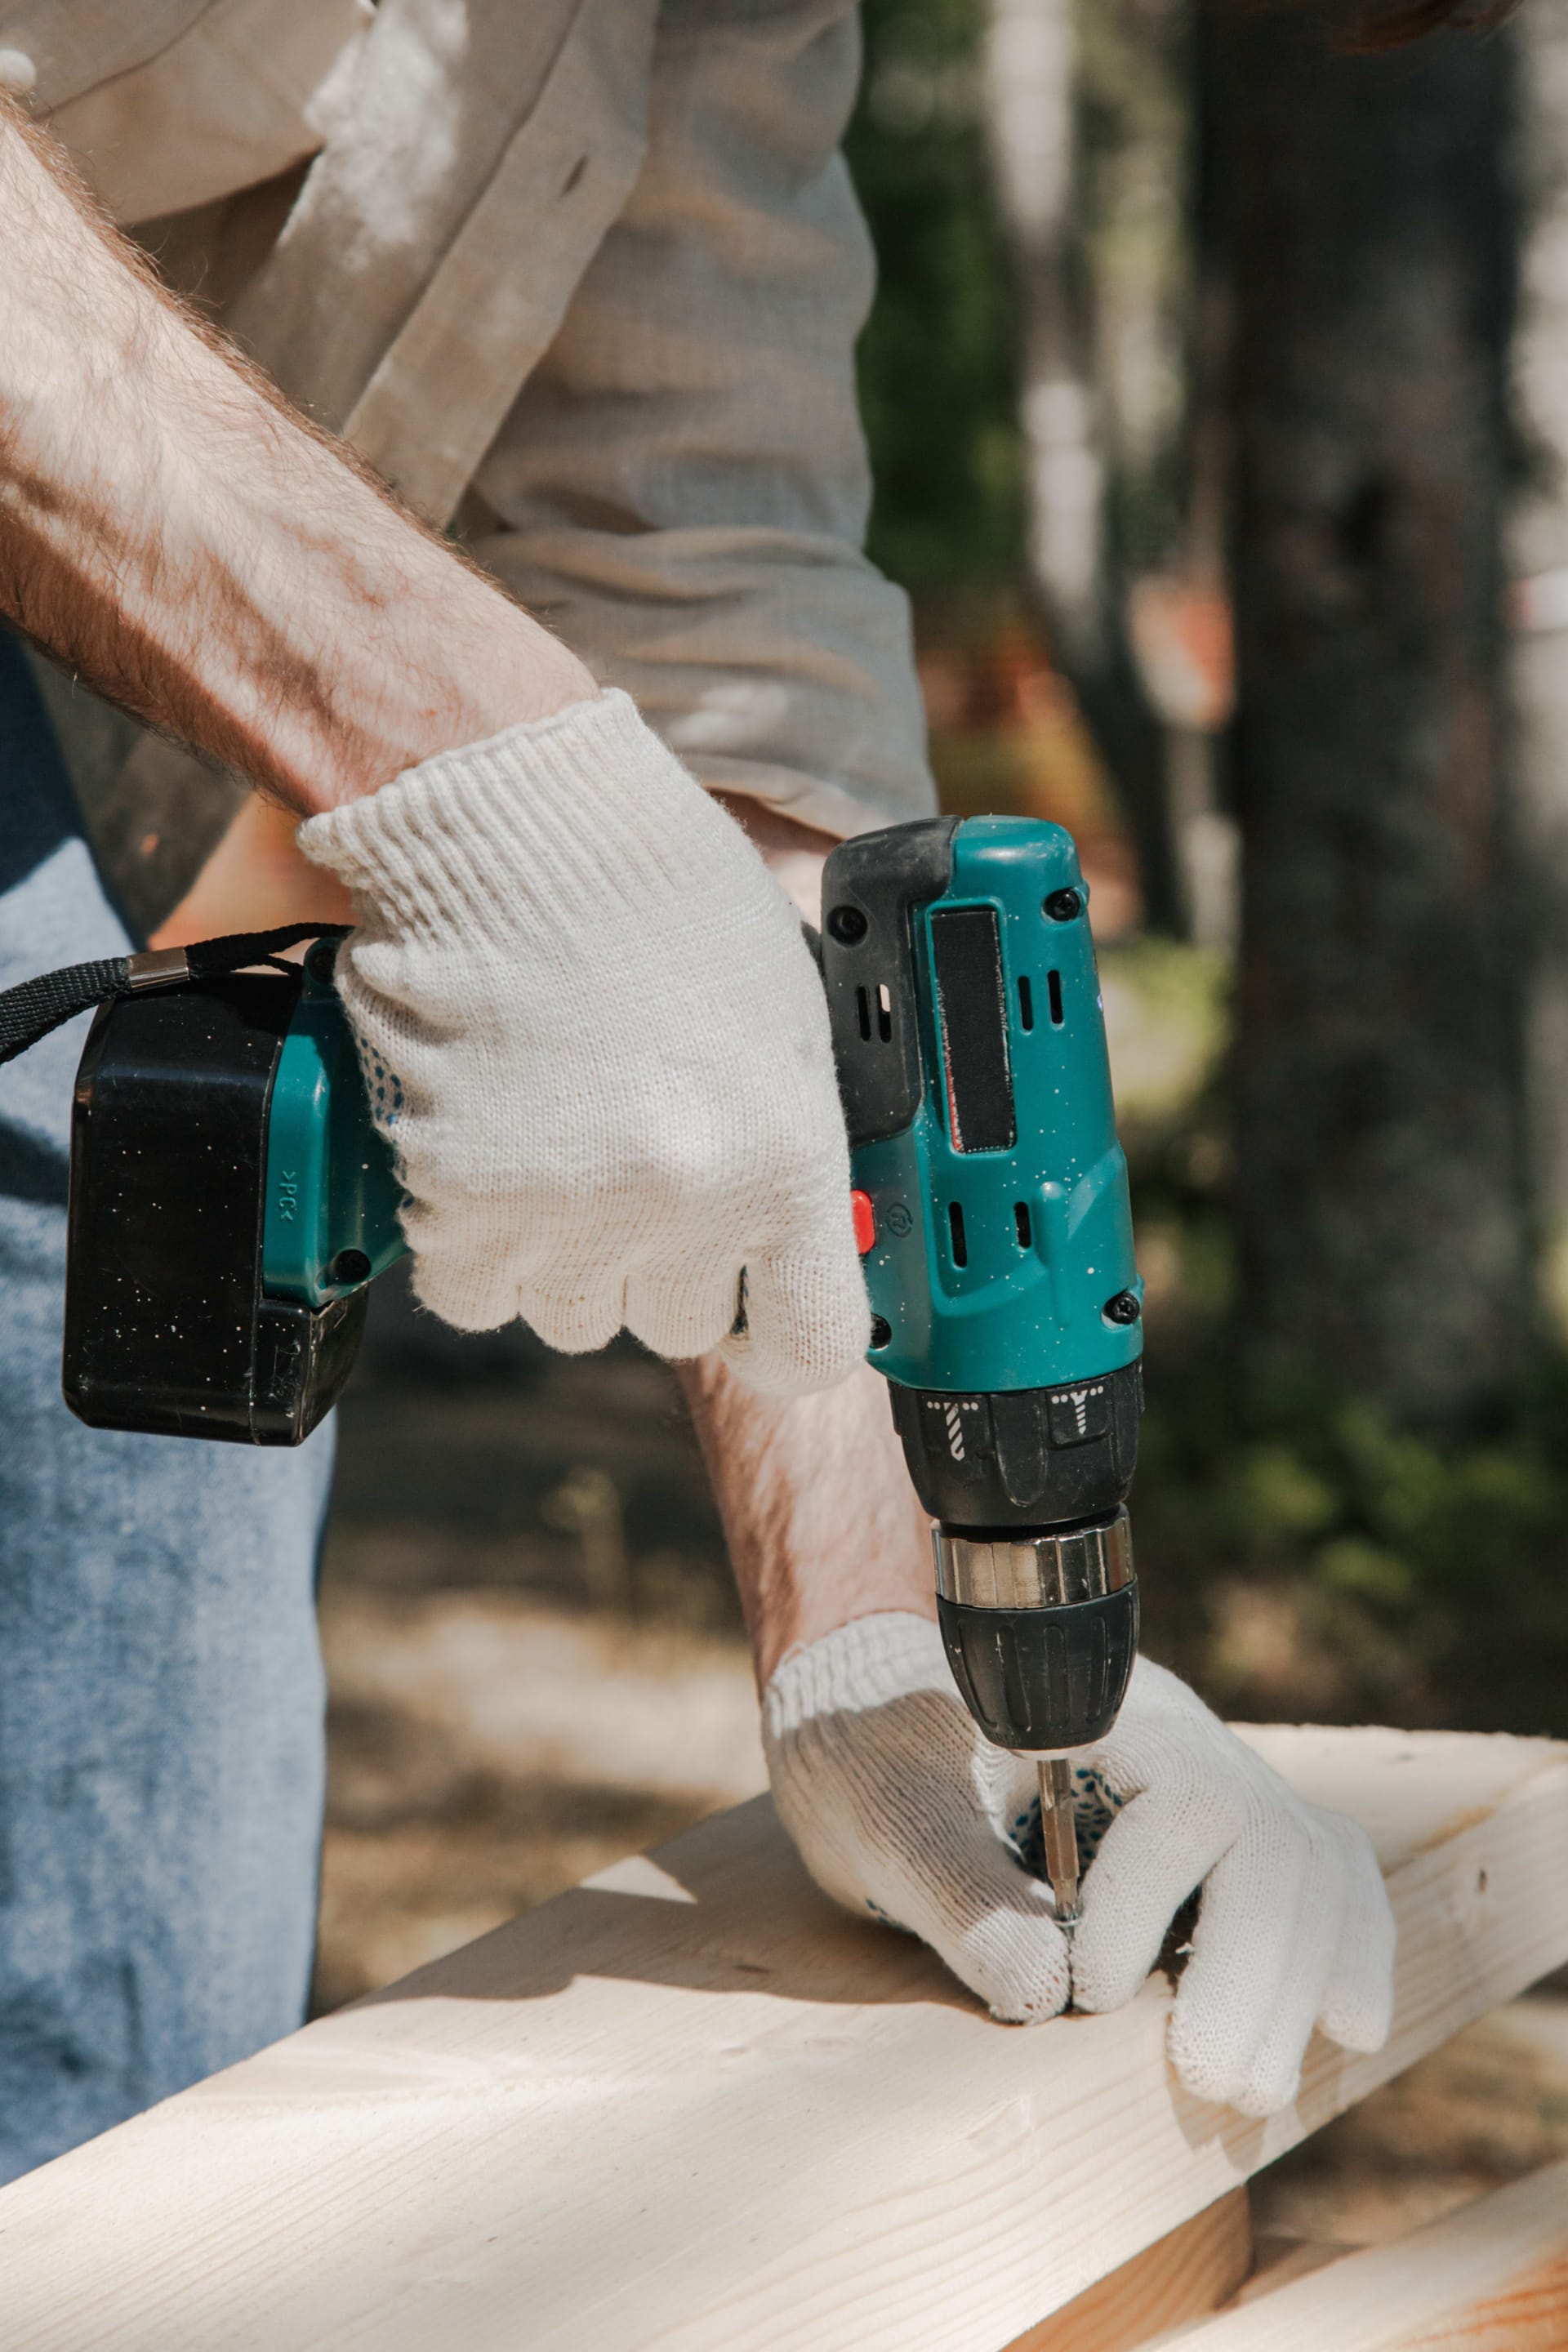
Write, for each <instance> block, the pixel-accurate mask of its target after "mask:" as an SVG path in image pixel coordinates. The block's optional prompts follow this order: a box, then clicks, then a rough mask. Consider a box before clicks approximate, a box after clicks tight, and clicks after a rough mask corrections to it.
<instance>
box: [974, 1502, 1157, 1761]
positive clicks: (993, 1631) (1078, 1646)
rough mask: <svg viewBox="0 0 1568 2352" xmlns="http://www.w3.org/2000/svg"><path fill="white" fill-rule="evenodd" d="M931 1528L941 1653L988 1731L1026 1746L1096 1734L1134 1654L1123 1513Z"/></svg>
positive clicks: (1004, 1743) (1108, 1718)
mask: <svg viewBox="0 0 1568 2352" xmlns="http://www.w3.org/2000/svg"><path fill="white" fill-rule="evenodd" d="M933 1533H934V1541H935V1547H936V1585H937V1614H938V1616H939V1618H940V1620H941V1623H942V1640H943V1642H944V1643H945V1644H946V1648H947V1655H948V1662H949V1664H951V1665H952V1671H953V1675H954V1678H955V1679H956V1681H957V1683H958V1686H959V1688H960V1690H961V1691H962V1692H963V1696H964V1700H965V1703H966V1704H967V1706H968V1707H969V1711H970V1713H971V1714H972V1715H973V1717H974V1719H975V1721H976V1723H978V1724H979V1726H980V1728H981V1729H982V1731H984V1734H985V1736H986V1738H988V1739H991V1740H994V1742H995V1744H996V1745H997V1747H999V1748H1015V1749H1023V1750H1025V1751H1030V1750H1033V1751H1035V1752H1038V1751H1040V1750H1042V1749H1060V1748H1084V1747H1088V1746H1089V1745H1090V1744H1091V1743H1092V1742H1093V1741H1095V1740H1097V1739H1103V1738H1105V1736H1106V1734H1107V1732H1109V1731H1110V1727H1111V1725H1112V1724H1113V1723H1114V1722H1115V1720H1116V1717H1117V1715H1118V1714H1119V1712H1120V1711H1121V1702H1122V1700H1123V1699H1124V1698H1125V1696H1126V1695H1127V1685H1128V1681H1129V1678H1130V1676H1131V1672H1132V1664H1133V1661H1134V1659H1135V1658H1136V1656H1137V1654H1138V1583H1137V1579H1136V1578H1135V1576H1134V1574H1133V1570H1132V1533H1131V1523H1130V1522H1129V1519H1128V1516H1127V1513H1126V1510H1125V1509H1124V1508H1123V1509H1120V1510H1118V1511H1117V1512H1115V1513H1114V1514H1113V1516H1111V1517H1109V1518H1104V1519H1096V1520H1093V1521H1091V1522H1089V1524H1088V1525H1087V1526H1082V1527H1073V1528H1049V1529H1045V1530H1040V1531H1037V1532H1034V1533H1029V1534H1025V1533H1022V1532H1019V1533H1016V1534H1015V1533H1014V1532H1012V1531H1011V1530H1005V1529H998V1530H996V1531H994V1532H988V1531H984V1530H979V1529H972V1530H970V1531H969V1532H967V1533H965V1532H963V1531H961V1530H959V1529H956V1528H942V1527H939V1528H936V1529H935V1530H934V1531H933Z"/></svg>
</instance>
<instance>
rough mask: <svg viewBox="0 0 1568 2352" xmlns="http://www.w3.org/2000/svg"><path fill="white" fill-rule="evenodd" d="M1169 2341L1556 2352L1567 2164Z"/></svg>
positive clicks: (1192, 2345) (1188, 2349)
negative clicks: (1391, 2243)
mask: <svg viewBox="0 0 1568 2352" xmlns="http://www.w3.org/2000/svg"><path fill="white" fill-rule="evenodd" d="M1175 2341H1176V2342H1177V2343H1179V2344H1180V2346H1181V2352H1563V2346H1564V2345H1568V2161H1564V2162H1563V2163H1561V2164H1551V2165H1547V2166H1546V2167H1544V2168H1543V2169H1542V2170H1541V2171H1540V2172H1532V2173H1531V2174H1530V2175H1529V2176H1528V2177H1527V2178H1526V2179H1523V2180H1515V2181H1513V2182H1511V2183H1510V2185H1509V2187H1508V2188H1506V2189H1497V2190H1495V2191H1494V2192H1493V2194H1492V2195H1491V2196H1489V2197H1480V2198H1478V2199H1477V2200H1476V2201H1475V2203H1474V2204H1473V2205H1467V2206H1465V2207H1463V2208H1462V2209H1461V2210H1459V2211H1458V2212H1457V2213H1446V2214H1444V2215H1443V2216H1442V2217H1441V2219H1440V2220H1438V2221H1432V2222H1429V2223H1428V2224H1427V2226H1426V2228H1425V2229H1423V2230H1416V2231H1412V2233H1411V2235H1410V2236H1409V2237H1407V2238H1401V2239H1399V2240H1398V2241H1397V2242H1396V2243H1394V2244H1393V2245H1387V2246H1369V2247H1367V2248H1366V2249H1365V2250H1364V2251H1363V2252H1361V2253H1356V2254H1346V2255H1344V2256H1342V2259H1341V2260H1340V2261H1338V2262H1335V2263H1330V2264H1329V2265H1328V2266H1327V2268H1326V2269H1322V2270H1317V2271H1314V2272H1313V2273H1312V2274H1311V2275H1310V2277H1309V2278H1301V2279H1297V2280H1296V2281H1294V2283H1293V2284H1290V2285H1289V2286H1280V2287H1277V2288H1276V2289H1275V2290H1274V2292H1273V2293H1272V2294H1261V2295H1259V2296H1258V2299H1257V2301H1256V2302H1248V2303H1247V2304H1245V2305H1242V2307H1241V2308H1240V2309H1239V2310H1237V2311H1233V2312H1227V2313H1226V2314H1224V2315H1222V2316H1221V2317H1220V2318H1218V2319H1211V2320H1205V2321H1201V2322H1200V2323H1199V2324H1198V2325H1197V2326H1195V2327H1192V2328H1187V2329H1184V2330H1183V2332H1182V2334H1181V2335H1180V2336H1178V2337H1177V2338H1176V2339H1175Z"/></svg>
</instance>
